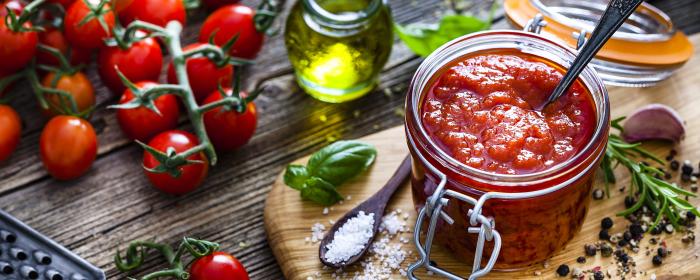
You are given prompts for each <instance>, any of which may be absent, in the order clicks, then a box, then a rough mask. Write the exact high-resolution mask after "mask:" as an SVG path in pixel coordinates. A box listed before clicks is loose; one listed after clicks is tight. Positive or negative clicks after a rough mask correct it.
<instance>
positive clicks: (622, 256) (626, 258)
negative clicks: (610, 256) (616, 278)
mask: <svg viewBox="0 0 700 280" xmlns="http://www.w3.org/2000/svg"><path fill="white" fill-rule="evenodd" d="M618 259H619V260H620V262H621V263H622V264H626V263H627V262H628V261H629V260H630V257H629V256H628V255H627V254H626V253H622V254H620V257H619V258H618Z"/></svg>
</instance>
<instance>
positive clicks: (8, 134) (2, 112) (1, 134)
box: [0, 104, 22, 162]
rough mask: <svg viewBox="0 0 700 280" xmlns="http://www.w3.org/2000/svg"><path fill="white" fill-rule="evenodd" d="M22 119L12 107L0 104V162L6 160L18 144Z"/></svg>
mask: <svg viewBox="0 0 700 280" xmlns="http://www.w3.org/2000/svg"><path fill="white" fill-rule="evenodd" d="M21 133H22V121H21V120H20V118H19V115H17V112H15V110H14V109H12V107H10V106H7V105H2V104H0V162H2V161H4V160H6V159H7V158H8V157H10V155H11V154H12V152H13V151H14V150H15V148H17V144H19V138H20V135H21Z"/></svg>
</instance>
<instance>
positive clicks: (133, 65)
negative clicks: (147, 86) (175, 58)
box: [97, 32, 163, 93]
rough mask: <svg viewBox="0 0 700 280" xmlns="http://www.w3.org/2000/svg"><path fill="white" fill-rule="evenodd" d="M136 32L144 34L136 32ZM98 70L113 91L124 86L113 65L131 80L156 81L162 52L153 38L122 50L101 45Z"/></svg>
mask: <svg viewBox="0 0 700 280" xmlns="http://www.w3.org/2000/svg"><path fill="white" fill-rule="evenodd" d="M137 34H141V35H143V34H145V33H143V32H137ZM97 64H98V65H99V66H98V72H99V73H100V78H102V82H104V84H105V85H106V86H107V87H108V88H109V89H111V90H112V91H113V92H115V93H120V92H123V91H124V89H126V87H125V86H124V84H122V81H121V80H120V79H119V75H117V71H116V70H115V69H114V66H117V67H119V71H121V72H122V74H124V76H125V77H127V78H128V79H129V80H130V81H132V82H138V81H156V80H158V76H160V71H161V68H162V67H163V53H162V52H161V49H160V45H158V42H156V40H155V39H153V38H146V39H143V40H140V41H138V42H135V43H133V44H131V46H130V47H129V48H128V49H126V50H122V49H121V48H119V47H118V46H114V47H106V46H105V47H102V49H100V53H99V54H98V57H97Z"/></svg>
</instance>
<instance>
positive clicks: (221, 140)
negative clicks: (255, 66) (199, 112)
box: [204, 89, 258, 152]
mask: <svg viewBox="0 0 700 280" xmlns="http://www.w3.org/2000/svg"><path fill="white" fill-rule="evenodd" d="M226 94H227V95H231V94H232V91H231V89H227V90H226ZM241 96H246V94H245V93H241ZM218 100H221V94H220V93H219V92H218V91H215V92H214V93H212V94H211V95H209V97H207V99H206V100H204V104H209V103H212V102H216V101H218ZM257 121H258V115H257V112H256V108H255V103H253V102H249V103H248V104H247V105H246V110H245V112H243V113H239V112H237V111H235V110H230V111H224V109H223V108H222V107H218V108H216V109H213V110H211V111H208V112H206V113H204V126H205V128H206V130H207V136H209V139H210V140H211V143H212V144H213V145H214V147H215V148H216V150H217V151H223V152H227V151H233V150H235V149H237V148H239V147H241V146H243V145H245V144H246V143H248V141H249V140H250V138H251V137H253V134H254V133H255V127H256V126H257Z"/></svg>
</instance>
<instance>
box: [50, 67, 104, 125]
mask: <svg viewBox="0 0 700 280" xmlns="http://www.w3.org/2000/svg"><path fill="white" fill-rule="evenodd" d="M55 77H56V73H53V72H51V73H49V74H47V75H46V76H45V77H44V79H43V80H42V81H41V84H42V85H43V86H45V87H47V88H55V89H60V90H63V91H65V92H67V93H69V94H70V95H71V96H73V100H75V104H76V105H77V107H78V113H79V112H83V111H85V110H87V109H90V107H92V106H95V89H94V88H93V87H92V83H90V80H88V77H87V76H86V75H85V74H83V72H76V73H75V74H73V75H71V76H68V75H62V76H61V77H60V78H58V81H56V86H52V85H51V82H52V81H53V79H54V78H55ZM64 100H65V101H64V102H65V104H66V106H70V105H68V104H69V103H68V102H69V101H68V100H67V99H65V98H64ZM46 101H48V102H49V103H50V104H53V106H50V107H49V109H47V110H43V113H44V115H45V116H47V117H53V116H55V115H60V114H61V112H60V111H57V110H56V109H54V107H58V106H60V105H61V97H60V96H58V95H56V94H49V95H48V96H47V97H46ZM68 108H70V107H68ZM69 112H70V111H69Z"/></svg>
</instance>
